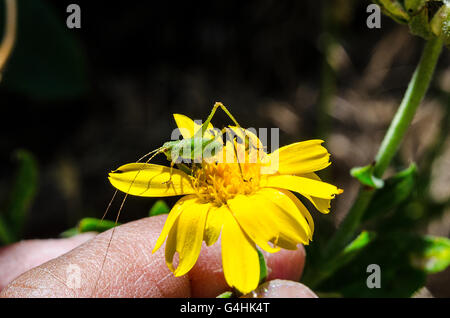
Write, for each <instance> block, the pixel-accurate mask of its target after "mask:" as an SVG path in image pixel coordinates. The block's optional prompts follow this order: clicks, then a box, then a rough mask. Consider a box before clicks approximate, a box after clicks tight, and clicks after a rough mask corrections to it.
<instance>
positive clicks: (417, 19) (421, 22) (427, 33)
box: [409, 8, 434, 40]
mask: <svg viewBox="0 0 450 318" xmlns="http://www.w3.org/2000/svg"><path fill="white" fill-rule="evenodd" d="M409 30H410V31H411V33H412V34H414V35H418V36H420V37H422V38H424V39H427V40H428V39H430V38H431V37H433V36H434V35H433V33H432V32H431V27H430V24H429V18H428V9H427V8H424V9H423V10H420V11H419V12H418V13H416V14H414V15H412V16H411V20H410V21H409Z"/></svg>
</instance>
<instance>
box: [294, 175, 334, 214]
mask: <svg viewBox="0 0 450 318" xmlns="http://www.w3.org/2000/svg"><path fill="white" fill-rule="evenodd" d="M301 177H305V178H310V179H314V180H317V181H322V180H321V179H320V178H319V176H318V175H316V174H315V173H308V174H305V175H301ZM303 196H304V197H305V198H307V199H308V200H309V201H311V203H312V204H313V205H314V207H315V208H316V209H317V210H318V211H319V212H321V213H324V214H327V213H329V212H330V207H331V200H330V199H321V198H316V197H312V196H310V195H303Z"/></svg>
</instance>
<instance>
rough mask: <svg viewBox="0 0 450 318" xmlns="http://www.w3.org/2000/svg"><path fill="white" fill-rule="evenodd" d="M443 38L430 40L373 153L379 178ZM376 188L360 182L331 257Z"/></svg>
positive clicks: (421, 94)
mask: <svg viewBox="0 0 450 318" xmlns="http://www.w3.org/2000/svg"><path fill="white" fill-rule="evenodd" d="M442 46H443V41H442V39H440V38H435V39H431V40H429V41H428V42H427V43H426V45H425V47H424V49H423V52H422V57H421V59H420V61H419V64H418V66H417V68H416V70H415V72H414V74H413V76H412V78H411V81H410V83H409V85H408V88H407V90H406V93H405V96H404V97H403V100H402V102H401V104H400V107H399V109H398V110H397V113H396V114H395V116H394V119H393V120H392V122H391V125H390V126H389V129H388V131H387V133H386V135H385V137H384V139H383V142H382V143H381V146H380V149H379V151H378V154H377V155H376V157H375V163H374V176H375V177H378V178H381V177H382V176H383V174H384V172H385V171H386V169H387V167H388V166H389V164H390V162H391V160H392V158H393V157H394V155H395V153H396V152H397V150H398V148H399V146H400V143H401V142H402V140H403V137H404V135H405V133H406V130H407V129H408V127H409V126H410V124H411V121H412V120H413V118H414V114H415V112H416V110H417V107H418V106H419V104H420V102H421V101H422V99H423V97H424V96H425V93H426V91H427V89H428V86H429V85H430V82H431V79H432V78H433V73H434V69H435V68H436V64H437V62H438V60H439V55H440V53H441V51H442ZM374 193H375V189H373V188H370V187H365V186H362V187H361V188H360V190H359V193H358V196H357V198H356V200H355V203H354V204H353V206H352V208H351V209H350V211H349V212H348V214H347V216H346V217H345V219H344V220H343V221H342V223H341V225H340V226H339V228H338V230H337V232H336V234H335V235H334V237H333V238H332V239H331V241H330V244H329V245H328V246H327V249H326V251H325V255H326V256H327V257H330V256H332V255H334V253H336V252H339V251H340V250H341V249H342V248H344V247H345V245H346V244H348V243H349V241H350V240H351V239H352V238H353V237H354V234H355V232H356V230H357V228H358V226H359V224H360V221H361V218H362V216H363V214H364V212H365V211H366V209H367V207H368V205H369V203H370V201H371V200H372V197H373V195H374Z"/></svg>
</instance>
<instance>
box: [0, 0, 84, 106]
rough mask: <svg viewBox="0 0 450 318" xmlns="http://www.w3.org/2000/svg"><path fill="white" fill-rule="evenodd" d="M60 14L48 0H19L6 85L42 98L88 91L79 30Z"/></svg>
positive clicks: (78, 94) (66, 96)
mask: <svg viewBox="0 0 450 318" xmlns="http://www.w3.org/2000/svg"><path fill="white" fill-rule="evenodd" d="M0 11H3V10H1V8H0ZM0 14H1V15H0V16H1V17H3V16H4V12H0ZM60 16H61V14H58V12H56V10H55V8H53V7H52V6H51V5H50V3H49V2H48V1H42V0H33V1H29V0H19V1H18V26H17V39H16V45H15V47H14V51H13V52H12V55H11V58H10V60H9V62H8V65H7V67H6V69H5V72H4V74H3V78H2V83H1V84H2V86H3V87H4V88H6V89H8V90H9V91H13V92H16V93H19V94H23V95H27V96H29V97H32V98H34V99H39V100H58V99H67V98H75V97H79V96H80V95H83V94H85V93H86V92H87V89H88V80H87V78H88V76H87V67H86V58H85V54H84V51H83V49H82V48H81V44H80V42H79V41H78V39H77V38H76V33H77V32H76V31H74V30H70V29H68V28H67V26H66V25H65V20H64V15H62V18H61V17H60ZM2 25H3V23H1V24H0V29H1V28H2ZM0 34H3V32H2V33H0Z"/></svg>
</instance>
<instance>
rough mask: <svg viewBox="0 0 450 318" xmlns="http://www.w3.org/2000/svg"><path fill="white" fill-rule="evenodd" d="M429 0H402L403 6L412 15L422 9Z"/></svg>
mask: <svg viewBox="0 0 450 318" xmlns="http://www.w3.org/2000/svg"><path fill="white" fill-rule="evenodd" d="M428 1H429V0H404V6H405V9H406V11H407V12H408V13H409V15H414V14H416V13H417V12H419V11H420V10H422V9H423V8H424V7H425V5H426V3H427V2H428Z"/></svg>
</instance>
